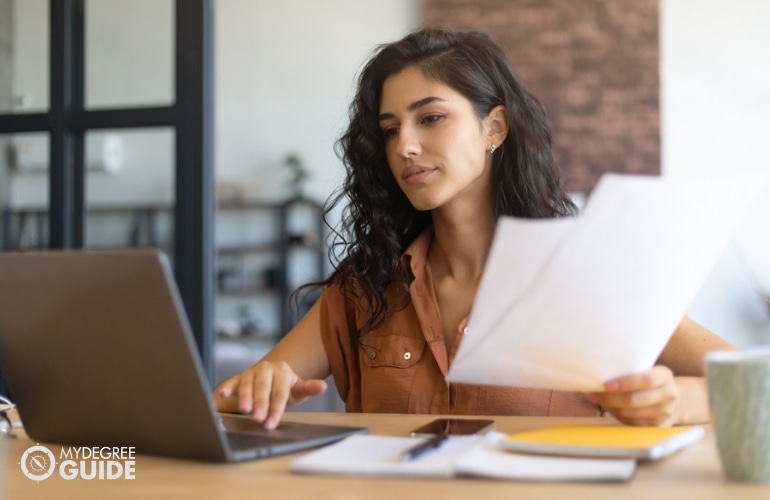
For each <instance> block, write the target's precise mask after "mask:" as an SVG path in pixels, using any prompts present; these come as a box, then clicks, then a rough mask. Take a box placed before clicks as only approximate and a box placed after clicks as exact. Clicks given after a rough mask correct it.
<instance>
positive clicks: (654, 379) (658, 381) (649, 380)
mask: <svg viewBox="0 0 770 500" xmlns="http://www.w3.org/2000/svg"><path fill="white" fill-rule="evenodd" d="M673 377H674V374H673V372H672V371H671V370H670V369H669V368H668V367H666V366H662V365H656V366H653V367H652V368H650V369H649V370H645V371H643V372H639V373H634V374H631V375H626V376H624V377H619V378H616V379H613V380H608V381H607V382H605V383H604V389H605V390H607V391H621V392H622V391H639V390H645V389H650V388H652V387H660V386H662V385H664V384H666V383H667V382H668V381H669V380H671V379H673Z"/></svg>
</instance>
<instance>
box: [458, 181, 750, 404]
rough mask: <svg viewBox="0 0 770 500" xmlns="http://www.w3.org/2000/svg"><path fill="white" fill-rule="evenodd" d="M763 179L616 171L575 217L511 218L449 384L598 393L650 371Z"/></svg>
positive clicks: (500, 230) (500, 231)
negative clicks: (613, 383)
mask: <svg viewBox="0 0 770 500" xmlns="http://www.w3.org/2000/svg"><path fill="white" fill-rule="evenodd" d="M763 182H764V179H757V178H756V177H739V176H733V177H696V178H670V177H669V178H666V177H640V176H623V175H612V174H610V175H605V176H604V177H603V178H602V180H601V182H600V183H599V185H598V186H597V187H596V189H595V190H594V192H593V193H592V194H591V197H590V199H589V202H588V205H587V207H586V209H585V210H584V211H583V213H582V214H580V216H578V217H576V218H572V219H555V220H553V219H552V220H532V219H514V218H508V217H506V218H501V220H500V221H499V223H498V227H497V232H496V234H495V240H494V242H493V245H492V248H491V250H490V255H489V257H488V259H487V264H486V268H485V271H484V275H483V277H482V280H481V284H480V286H479V291H478V293H477V295H476V300H475V302H474V304H473V308H472V311H471V314H470V318H469V323H468V330H467V332H468V333H467V335H466V336H464V337H463V341H462V344H461V345H460V348H459V349H458V351H457V354H456V356H455V358H454V360H453V362H452V366H451V368H450V370H449V373H448V375H447V380H449V381H454V382H464V383H472V384H489V385H505V386H519V387H533V388H544V389H553V390H577V391H594V390H601V388H602V384H603V382H605V381H607V380H610V379H613V378H616V377H619V376H623V375H628V374H630V373H636V372H639V371H643V370H646V369H648V368H650V367H651V366H652V365H653V364H654V362H655V360H656V359H657V358H658V356H659V355H660V352H661V351H662V350H663V348H664V347H665V345H666V343H667V342H668V339H669V338H670V336H671V334H672V333H673V332H674V330H675V329H676V327H677V325H678V323H679V322H680V321H681V320H682V318H683V316H684V314H685V312H686V310H687V307H688V306H689V304H690V302H691V301H692V299H693V298H694V296H695V294H696V293H697V291H698V290H699V288H700V287H701V285H702V283H703V282H704V281H705V279H706V277H707V276H708V274H709V272H710V270H711V268H712V267H713V265H714V264H715V263H716V261H717V259H718V257H719V256H720V254H721V252H722V251H723V249H724V247H725V245H726V243H727V242H728V241H729V239H730V237H731V234H732V231H733V229H734V227H735V226H736V224H737V222H738V221H739V219H740V218H741V217H742V216H743V214H744V213H745V212H746V211H747V209H748V207H749V204H750V202H751V200H752V199H754V198H755V197H756V195H757V194H758V193H759V191H760V189H761V187H762V184H763Z"/></svg>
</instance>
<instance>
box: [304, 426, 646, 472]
mask: <svg viewBox="0 0 770 500" xmlns="http://www.w3.org/2000/svg"><path fill="white" fill-rule="evenodd" d="M504 438H505V435H504V434H502V433H499V432H491V433H489V434H487V435H486V436H479V435H471V436H450V437H449V438H448V439H447V440H446V441H445V442H444V444H443V445H442V446H441V447H439V448H438V449H436V450H434V451H431V452H429V453H426V454H425V455H423V456H420V457H419V458H416V459H414V460H410V461H406V462H405V461H403V460H402V456H403V454H404V452H405V451H406V450H408V449H409V448H411V447H413V446H415V444H416V443H419V442H420V441H421V440H424V439H425V438H413V437H394V436H372V435H356V436H351V437H348V438H346V439H344V440H343V441H340V442H338V443H334V444H332V445H329V446H327V447H325V448H322V449H320V450H316V451H312V452H310V453H308V454H306V455H304V456H302V457H300V458H298V459H296V460H294V461H293V462H292V463H291V471H292V472H294V473H304V474H331V475H345V476H349V475H365V476H410V477H435V478H440V477H444V478H448V477H459V476H472V477H486V478H490V479H507V480H514V481H626V480H628V479H630V478H631V477H632V476H633V474H634V471H635V469H636V460H634V459H630V458H622V459H618V458H575V457H557V456H538V455H529V454H523V453H511V452H508V451H506V450H505V449H503V448H502V447H501V446H500V441H501V440H502V439H504Z"/></svg>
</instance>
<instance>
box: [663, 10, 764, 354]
mask: <svg viewBox="0 0 770 500" xmlns="http://www.w3.org/2000/svg"><path fill="white" fill-rule="evenodd" d="M660 8H661V35H660V36H661V66H660V69H661V117H662V124H661V125H662V170H663V174H664V175H691V174H699V173H728V174H732V173H735V174H738V173H760V174H765V175H770V147H768V145H769V144H770V139H768V133H770V2H767V1H766V0H733V1H731V2H724V1H722V0H663V1H661V4H660ZM759 290H762V291H763V292H764V293H765V294H770V185H766V188H765V190H764V193H763V194H762V195H761V196H760V198H759V199H758V200H757V203H756V205H755V208H754V211H753V212H752V213H751V214H749V215H748V216H747V217H746V219H745V220H744V221H742V224H741V225H740V227H739V229H738V230H737V232H736V236H735V238H734V240H733V241H732V242H731V243H730V245H729V246H728V248H727V249H726V250H725V253H724V255H723V258H722V260H721V261H720V262H719V263H718V264H717V266H716V268H715V269H714V272H713V273H712V275H711V276H710V278H709V280H708V281H707V282H706V284H705V285H704V287H703V289H702V290H701V293H700V294H699V295H698V297H697V298H696V299H695V301H694V302H693V304H692V307H691V308H690V315H691V316H692V317H693V318H694V319H696V320H698V321H699V322H701V323H702V324H704V325H706V326H708V327H710V328H712V329H713V330H715V331H717V332H718V333H720V334H721V335H722V336H724V337H726V338H728V339H729V340H731V341H733V342H735V343H736V344H739V345H744V346H745V345H751V344H759V343H766V344H770V304H768V305H766V304H763V302H762V301H761V299H760V296H759Z"/></svg>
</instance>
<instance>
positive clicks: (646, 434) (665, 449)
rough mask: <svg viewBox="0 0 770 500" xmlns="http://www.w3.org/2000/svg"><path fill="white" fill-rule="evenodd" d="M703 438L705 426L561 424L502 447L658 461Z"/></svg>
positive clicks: (511, 438) (506, 440)
mask: <svg viewBox="0 0 770 500" xmlns="http://www.w3.org/2000/svg"><path fill="white" fill-rule="evenodd" d="M703 435H704V431H703V427H701V426H683V427H632V426H625V425H579V424H578V425H575V424H561V425H555V426H552V427H546V428H543V429H536V430H532V431H526V432H519V433H516V434H509V435H507V436H506V437H505V438H504V439H502V440H501V442H500V446H502V447H503V448H505V449H507V450H511V451H517V452H524V453H538V454H549V455H569V456H586V457H617V458H620V457H623V458H638V459H645V460H657V459H659V458H662V457H665V456H668V455H671V454H672V453H674V452H676V451H678V450H681V449H682V448H684V447H686V446H689V445H690V444H692V443H695V442H696V441H698V440H700V439H701V438H702V437H703Z"/></svg>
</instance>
